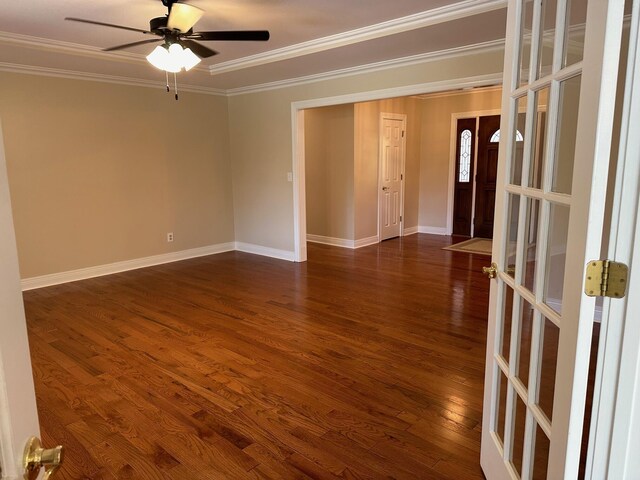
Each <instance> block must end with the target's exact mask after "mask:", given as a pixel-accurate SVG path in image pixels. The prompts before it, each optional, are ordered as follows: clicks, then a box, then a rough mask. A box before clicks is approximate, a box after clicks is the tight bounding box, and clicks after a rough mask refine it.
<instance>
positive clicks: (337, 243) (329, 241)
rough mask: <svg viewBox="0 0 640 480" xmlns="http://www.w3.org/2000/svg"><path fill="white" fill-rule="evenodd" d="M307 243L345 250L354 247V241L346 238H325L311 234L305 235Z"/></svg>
mask: <svg viewBox="0 0 640 480" xmlns="http://www.w3.org/2000/svg"><path fill="white" fill-rule="evenodd" d="M307 242H311V243H321V244H323V245H332V246H334V247H345V248H353V245H354V241H353V240H349V239H347V238H337V237H325V236H324V235H314V234H312V233H307Z"/></svg>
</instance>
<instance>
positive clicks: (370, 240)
mask: <svg viewBox="0 0 640 480" xmlns="http://www.w3.org/2000/svg"><path fill="white" fill-rule="evenodd" d="M376 243H380V239H379V238H378V235H374V236H372V237H366V238H360V239H358V240H355V241H354V242H353V248H362V247H367V246H369V245H375V244H376Z"/></svg>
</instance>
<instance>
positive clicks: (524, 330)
mask: <svg viewBox="0 0 640 480" xmlns="http://www.w3.org/2000/svg"><path fill="white" fill-rule="evenodd" d="M623 9H624V1H622V0H591V1H589V2H587V0H510V1H509V9H508V19H507V41H506V45H505V69H504V72H505V73H504V82H503V111H502V121H501V132H504V134H503V135H501V140H500V142H501V145H500V159H499V174H498V184H497V190H496V215H495V227H494V237H493V238H494V246H493V252H492V254H493V261H494V262H495V263H496V270H497V271H496V277H495V280H494V281H492V282H491V283H492V285H491V291H490V304H489V323H488V337H487V357H486V374H485V394H484V407H483V408H484V414H483V427H482V448H481V464H482V469H483V471H484V473H485V475H486V477H487V478H488V479H489V480H494V479H511V478H523V479H532V478H534V479H544V478H549V479H565V478H566V479H569V478H576V477H577V474H578V465H579V458H580V448H581V439H582V423H583V416H584V409H585V396H586V387H587V373H588V366H589V354H590V344H591V332H592V327H593V318H594V310H595V299H594V298H593V297H588V296H586V295H585V293H584V292H583V282H584V271H585V265H586V263H587V262H588V261H589V260H591V259H596V258H599V256H600V244H601V238H602V228H603V217H604V205H605V193H606V187H607V172H608V164H609V155H610V146H611V134H612V129H613V113H614V104H615V94H616V92H615V87H616V80H617V73H618V56H619V49H620V38H621V30H622V20H623ZM539 112H546V114H545V115H539ZM517 131H520V132H523V133H524V143H523V144H522V143H521V144H520V145H522V147H520V146H519V145H517V144H516V132H517Z"/></svg>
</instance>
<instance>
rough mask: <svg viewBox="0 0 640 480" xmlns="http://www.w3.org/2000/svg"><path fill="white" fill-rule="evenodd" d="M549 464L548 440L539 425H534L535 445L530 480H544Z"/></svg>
mask: <svg viewBox="0 0 640 480" xmlns="http://www.w3.org/2000/svg"><path fill="white" fill-rule="evenodd" d="M548 463H549V438H548V437H547V434H546V433H544V430H542V429H541V428H540V425H536V443H535V451H534V454H533V476H532V477H531V478H532V480H546V478H547V464H548Z"/></svg>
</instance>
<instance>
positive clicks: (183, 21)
mask: <svg viewBox="0 0 640 480" xmlns="http://www.w3.org/2000/svg"><path fill="white" fill-rule="evenodd" d="M203 14H204V11H203V10H200V9H199V8H198V7H194V6H193V5H188V4H186V3H174V4H173V5H172V6H171V13H169V19H168V20H167V27H168V28H170V29H171V30H180V32H182V33H186V32H188V31H189V30H191V27H193V26H194V25H195V24H196V22H197V21H198V20H200V17H202V15H203Z"/></svg>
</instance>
